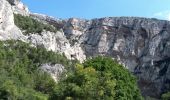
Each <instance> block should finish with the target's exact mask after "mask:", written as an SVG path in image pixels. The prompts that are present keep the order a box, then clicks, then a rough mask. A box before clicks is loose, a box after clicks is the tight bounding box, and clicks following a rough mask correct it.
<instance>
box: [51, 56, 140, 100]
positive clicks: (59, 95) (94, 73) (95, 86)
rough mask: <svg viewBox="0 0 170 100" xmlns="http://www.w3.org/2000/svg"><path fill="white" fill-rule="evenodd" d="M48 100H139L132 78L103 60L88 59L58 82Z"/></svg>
mask: <svg viewBox="0 0 170 100" xmlns="http://www.w3.org/2000/svg"><path fill="white" fill-rule="evenodd" d="M51 98H52V99H54V100H55V99H58V100H65V99H68V100H143V97H142V96H141V94H140V91H139V89H138V87H137V83H136V78H135V77H134V76H133V75H132V74H131V73H130V72H129V71H128V70H126V69H125V68H124V67H123V66H122V65H120V64H118V63H117V62H116V61H113V60H112V59H111V58H107V57H96V58H93V59H88V60H87V61H85V62H84V64H83V65H77V66H76V67H75V70H74V72H72V73H68V74H67V78H65V79H63V80H62V81H60V82H59V84H58V86H57V87H56V89H55V91H54V92H53V95H52V96H51Z"/></svg>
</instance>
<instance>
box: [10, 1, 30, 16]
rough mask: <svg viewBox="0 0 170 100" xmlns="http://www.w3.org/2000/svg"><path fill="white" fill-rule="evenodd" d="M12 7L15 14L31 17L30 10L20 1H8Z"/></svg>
mask: <svg viewBox="0 0 170 100" xmlns="http://www.w3.org/2000/svg"><path fill="white" fill-rule="evenodd" d="M7 1H8V2H9V3H10V4H11V6H12V10H13V12H14V13H15V14H21V15H23V16H29V13H30V12H29V9H28V7H27V6H26V5H24V4H23V3H22V2H21V1H20V0H7Z"/></svg>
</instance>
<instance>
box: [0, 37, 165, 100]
mask: <svg viewBox="0 0 170 100" xmlns="http://www.w3.org/2000/svg"><path fill="white" fill-rule="evenodd" d="M44 63H51V64H56V63H60V64H62V65H64V66H69V67H67V70H68V72H67V75H64V76H66V77H63V78H62V79H61V80H60V81H59V83H58V84H56V83H55V82H54V80H53V79H52V78H51V77H50V76H49V75H48V74H47V73H45V72H43V71H42V70H40V68H39V66H40V65H41V64H44ZM74 63H75V62H72V63H70V61H69V60H67V59H66V57H65V56H64V55H60V54H57V53H54V52H52V51H46V49H45V48H43V47H42V46H37V47H31V46H30V45H29V44H27V43H24V42H21V41H12V40H11V41H5V42H0V99H3V100H4V99H5V100H6V99H7V100H48V99H50V100H56V99H57V100H64V99H67V100H141V99H142V97H141V95H140V92H139V90H138V88H137V85H136V79H135V77H134V76H133V75H131V74H130V72H128V71H127V70H126V69H125V68H124V67H123V66H121V65H120V64H118V63H117V62H115V61H113V60H112V59H111V58H106V57H96V58H93V59H89V60H87V61H86V62H84V63H83V64H78V63H77V64H76V65H75V67H72V65H73V64H74ZM164 97H165V98H166V97H167V96H164ZM164 100H166V99H164Z"/></svg>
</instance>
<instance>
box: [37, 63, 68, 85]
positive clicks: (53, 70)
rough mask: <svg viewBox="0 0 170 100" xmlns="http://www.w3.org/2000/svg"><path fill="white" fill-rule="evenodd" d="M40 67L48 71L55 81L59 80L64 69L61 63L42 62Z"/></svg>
mask: <svg viewBox="0 0 170 100" xmlns="http://www.w3.org/2000/svg"><path fill="white" fill-rule="evenodd" d="M40 68H41V69H42V70H43V71H45V72H47V73H49V74H50V75H51V76H52V78H53V79H54V80H55V81H56V82H57V81H58V80H59V77H60V76H61V75H62V73H63V72H64V71H65V68H64V66H62V65H61V64H55V65H51V64H43V65H42V66H41V67H40Z"/></svg>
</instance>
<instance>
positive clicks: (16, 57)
mask: <svg viewBox="0 0 170 100" xmlns="http://www.w3.org/2000/svg"><path fill="white" fill-rule="evenodd" d="M44 63H51V64H53V63H54V64H55V63H61V64H63V65H64V66H69V61H68V60H67V59H66V58H65V56H63V55H60V54H57V53H54V52H52V51H46V49H45V48H43V47H42V46H37V47H36V48H34V47H30V46H29V44H27V43H23V42H21V41H12V40H11V41H5V42H0V99H3V100H47V99H48V98H49V96H50V94H51V93H52V92H53V88H54V87H55V86H56V83H55V82H54V80H53V79H52V78H51V77H50V76H49V75H48V74H47V73H45V72H43V71H41V70H40V68H39V66H40V65H41V64H44Z"/></svg>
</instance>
